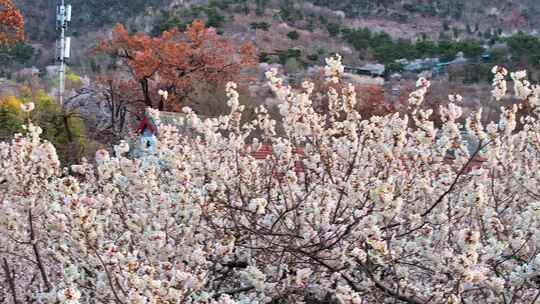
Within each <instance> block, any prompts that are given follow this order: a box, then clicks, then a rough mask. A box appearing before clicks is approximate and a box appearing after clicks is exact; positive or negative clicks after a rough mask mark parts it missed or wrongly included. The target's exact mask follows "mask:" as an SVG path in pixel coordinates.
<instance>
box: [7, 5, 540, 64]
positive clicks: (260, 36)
mask: <svg viewBox="0 0 540 304" xmlns="http://www.w3.org/2000/svg"><path fill="white" fill-rule="evenodd" d="M67 2H68V3H71V4H72V5H73V7H74V9H73V22H72V28H71V32H70V33H69V35H71V36H72V37H73V38H74V39H73V46H74V49H73V56H72V57H73V60H72V62H71V66H72V67H73V68H74V69H76V70H79V71H80V72H82V73H85V74H86V73H90V72H92V71H95V70H96V66H97V65H99V62H95V61H94V59H92V60H88V58H87V55H88V50H89V49H90V48H91V47H92V46H94V45H95V43H96V41H97V40H99V39H102V38H104V37H106V35H107V33H108V32H109V31H110V29H111V28H112V26H113V25H114V24H115V23H118V22H119V23H124V24H126V26H127V28H128V29H129V30H130V31H132V32H135V31H143V32H147V33H151V34H153V35H157V34H159V33H160V32H162V31H164V30H168V29H171V28H175V27H176V28H179V29H184V28H185V26H186V25H187V24H189V23H190V22H191V21H192V20H194V19H203V20H205V21H206V22H207V24H208V25H209V26H211V27H215V28H216V29H217V30H218V32H220V33H222V34H223V35H225V36H227V37H229V38H232V39H235V40H237V41H238V42H243V41H252V42H254V43H255V45H256V46H257V48H258V50H259V51H260V53H261V54H262V56H263V57H264V56H266V55H269V56H270V57H269V58H263V61H266V60H270V61H277V62H280V63H282V64H285V63H287V61H288V59H289V58H294V59H295V60H292V61H290V62H289V65H288V67H289V72H294V71H295V70H297V69H298V68H299V67H300V66H308V65H312V64H320V63H322V62H323V58H324V57H326V56H328V55H329V54H331V53H336V52H337V53H340V54H343V55H344V60H345V63H346V64H360V63H362V62H366V61H383V62H386V63H388V62H391V61H393V59H395V57H396V56H398V55H399V54H393V55H388V54H383V55H381V54H380V53H381V51H384V52H387V51H386V50H391V49H394V52H395V50H397V49H396V46H395V45H393V44H389V43H388V40H389V39H393V40H395V41H397V40H398V39H408V41H412V42H414V41H417V40H423V39H430V40H433V41H437V40H440V39H456V40H463V39H476V40H478V41H479V42H480V43H483V41H486V42H487V41H488V40H489V39H491V38H492V37H494V36H501V35H503V36H504V35H506V34H511V33H515V32H517V31H518V30H522V31H524V32H532V33H535V32H536V30H537V29H538V27H539V25H540V24H539V21H538V20H536V19H535V18H532V17H531V16H536V15H538V14H537V12H539V11H540V2H538V1H532V0H513V1H512V0H480V1H464V0H448V1H446V0H444V1H443V0H436V1H425V0H408V1H401V0H400V1H397V0H384V1H380V0H377V1H375V0H344V1H332V0H301V1H291V0H220V1H216V0H210V1H205V0H155V1H148V0H129V1H128V0H123V1H112V0H72V1H67ZM15 3H16V4H17V5H18V6H19V7H20V8H21V10H22V12H23V14H24V15H25V16H26V21H27V22H26V30H27V33H28V38H29V40H28V42H29V43H30V44H31V45H32V46H33V47H34V48H35V52H34V53H33V56H34V58H33V60H29V58H30V57H31V56H32V54H30V53H29V50H28V49H22V50H20V53H22V54H21V57H22V58H23V59H24V60H21V62H22V65H24V64H25V62H30V61H32V62H34V64H37V65H38V67H43V66H45V65H48V64H51V63H52V62H53V58H54V40H55V35H56V33H55V28H54V19H55V5H56V1H54V0H48V1H41V2H38V3H36V2H35V1H32V0H16V1H15ZM478 20H482V22H478ZM354 29H360V30H364V29H369V31H370V32H371V33H379V32H380V33H383V34H382V35H380V36H379V37H375V38H374V39H376V40H378V41H375V42H374V41H369V42H365V43H364V42H362V40H361V39H363V38H362V37H361V36H362V35H363V33H361V32H358V33H353V35H349V34H350V30H354ZM343 33H346V34H343ZM355 35H356V36H355ZM379 38H380V39H379ZM358 39H360V40H358ZM381 39H382V40H381ZM381 41H382V44H381ZM403 41H404V40H403ZM405 42H406V41H405ZM406 43H409V42H406ZM298 51H299V52H300V53H297V52H298ZM398 52H399V51H398ZM453 53H455V52H454V51H453ZM420 55H422V54H420ZM410 56H414V55H410ZM451 56H452V54H451V55H450V57H451ZM98 61H99V59H98ZM17 67H18V68H20V67H21V65H18V66H17Z"/></svg>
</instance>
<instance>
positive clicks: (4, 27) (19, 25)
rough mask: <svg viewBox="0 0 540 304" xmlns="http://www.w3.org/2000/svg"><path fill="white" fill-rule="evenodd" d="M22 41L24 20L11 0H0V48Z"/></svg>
mask: <svg viewBox="0 0 540 304" xmlns="http://www.w3.org/2000/svg"><path fill="white" fill-rule="evenodd" d="M23 39H24V18H23V16H22V15H21V13H20V12H19V10H18V9H17V8H16V7H15V6H14V5H13V3H12V2H11V0H0V46H2V45H8V46H9V45H12V44H14V43H16V42H20V41H22V40H23Z"/></svg>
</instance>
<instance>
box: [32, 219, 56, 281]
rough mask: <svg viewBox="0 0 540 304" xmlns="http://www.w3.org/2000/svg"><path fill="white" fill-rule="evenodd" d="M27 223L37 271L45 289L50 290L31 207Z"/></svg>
mask: <svg viewBox="0 0 540 304" xmlns="http://www.w3.org/2000/svg"><path fill="white" fill-rule="evenodd" d="M28 225H29V227H30V243H31V244H32V250H33V251H34V256H35V257H36V262H37V265H38V268H39V272H40V273H41V279H42V280H43V283H44V284H45V287H46V290H47V291H50V290H51V284H50V283H49V279H48V278H47V273H46V272H45V266H44V265H43V262H42V260H41V254H40V252H39V247H38V241H37V240H36V239H35V233H34V220H33V217H32V209H28Z"/></svg>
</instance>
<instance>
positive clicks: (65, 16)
mask: <svg viewBox="0 0 540 304" xmlns="http://www.w3.org/2000/svg"><path fill="white" fill-rule="evenodd" d="M70 24H71V5H67V6H66V5H65V3H64V0H60V3H59V4H58V6H57V8H56V30H57V31H58V35H59V37H58V38H59V42H58V43H57V48H58V52H57V54H58V57H57V58H56V60H57V61H58V62H59V63H60V68H59V69H58V74H59V75H58V78H59V90H58V99H59V101H60V105H61V106H63V105H64V90H65V77H66V61H67V59H69V57H70V53H71V52H70V48H71V37H66V31H67V30H68V28H69V26H70Z"/></svg>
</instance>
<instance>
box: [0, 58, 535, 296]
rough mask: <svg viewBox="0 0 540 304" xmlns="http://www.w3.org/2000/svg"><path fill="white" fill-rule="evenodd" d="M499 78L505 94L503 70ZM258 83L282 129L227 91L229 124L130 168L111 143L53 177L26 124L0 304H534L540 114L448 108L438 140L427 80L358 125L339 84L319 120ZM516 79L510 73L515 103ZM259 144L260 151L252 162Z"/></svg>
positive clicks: (2, 256)
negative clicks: (273, 103) (272, 99)
mask: <svg viewBox="0 0 540 304" xmlns="http://www.w3.org/2000/svg"><path fill="white" fill-rule="evenodd" d="M328 62H329V64H330V67H328V68H327V71H328V72H327V76H328V81H331V82H335V81H338V82H340V81H342V79H340V77H341V74H340V73H341V72H340V71H341V70H342V66H341V62H340V60H339V58H334V59H330V60H329V61H328ZM495 72H497V74H496V79H495V85H496V89H495V91H494V94H495V95H496V97H497V99H499V97H500V98H503V95H505V94H506V91H505V84H504V85H503V82H504V83H505V81H506V80H505V77H506V74H505V73H503V71H502V70H501V69H496V70H495ZM267 76H268V77H269V81H270V84H271V87H272V88H273V89H274V90H275V91H276V95H277V96H278V98H279V99H280V100H281V104H280V105H279V108H280V113H281V115H282V117H281V121H280V122H277V121H275V120H273V119H272V118H271V117H270V116H269V114H268V112H267V110H266V109H264V108H258V109H257V110H256V111H255V113H256V117H255V118H254V119H252V120H251V121H247V122H245V120H243V119H241V118H242V114H243V112H244V106H242V105H240V103H239V101H238V92H237V91H236V85H235V84H233V83H229V84H228V85H227V96H228V98H229V100H228V105H229V107H230V113H229V114H228V115H223V116H221V117H215V118H208V119H201V118H200V117H198V116H197V115H196V114H195V113H194V112H193V111H191V110H190V109H185V110H184V113H185V116H186V117H185V120H186V121H187V122H189V124H190V125H191V126H192V128H193V130H194V133H193V134H192V136H187V135H182V134H180V133H179V132H178V131H177V130H176V129H175V128H174V127H172V126H161V127H160V133H159V138H158V147H157V151H156V153H154V154H151V155H147V156H145V157H142V158H136V159H133V158H131V157H129V153H127V152H128V150H129V145H128V144H127V143H126V142H121V143H120V144H119V145H118V146H117V147H116V148H115V149H113V151H110V152H108V151H105V150H100V151H98V153H97V155H96V162H95V163H89V162H86V161H83V162H81V163H80V164H78V165H74V166H72V167H71V168H62V167H61V165H60V163H59V161H58V157H57V155H56V152H55V149H54V147H53V146H52V145H51V144H50V143H48V142H46V141H43V140H41V139H40V133H41V129H39V128H38V127H36V126H34V125H32V124H29V125H28V126H27V128H26V133H25V134H24V135H17V136H16V137H15V138H14V139H13V140H12V141H11V142H10V143H6V142H3V143H0V264H1V266H2V267H0V268H1V271H0V282H2V284H0V302H7V301H9V300H10V299H12V298H15V299H17V300H18V301H19V302H25V303H26V302H35V303H70V304H74V303H222V304H233V303H306V302H315V301H319V302H320V303H347V304H349V303H350V304H353V303H354V304H357V303H473V302H475V303H531V302H534V301H535V299H537V298H538V295H539V290H540V289H539V288H540V285H539V284H540V255H539V252H540V193H539V192H538V189H540V161H539V159H540V140H539V139H540V123H539V122H537V119H535V118H534V117H530V119H524V120H523V121H524V122H523V124H522V125H518V124H517V122H516V120H517V114H516V113H517V107H518V106H517V105H516V106H509V107H503V108H502V111H501V118H500V120H499V121H498V122H494V123H490V124H488V125H486V126H484V125H482V123H481V121H482V120H481V116H482V112H481V111H478V112H475V113H474V114H473V115H472V116H470V117H462V116H463V113H464V111H462V109H461V107H460V105H459V103H460V101H461V99H462V97H461V96H458V95H452V96H450V101H451V102H450V103H449V104H447V105H443V106H441V108H440V113H441V117H442V118H443V119H442V126H441V127H436V126H435V124H434V123H433V121H432V115H433V111H431V110H426V109H424V108H422V101H423V99H424V98H425V96H426V93H427V91H428V90H429V82H428V81H427V80H420V81H419V83H418V91H417V92H416V93H413V94H411V98H410V102H411V107H414V109H415V110H414V113H413V115H412V116H408V115H404V114H400V113H393V114H390V115H387V116H373V117H370V118H369V119H363V118H362V117H361V113H357V112H356V111H355V110H354V109H355V107H354V105H355V103H356V96H355V94H354V90H352V89H350V87H347V86H345V89H343V91H337V90H335V89H331V90H330V91H329V92H328V94H329V102H330V106H329V109H328V112H325V113H320V112H317V111H315V110H314V109H313V107H312V103H311V100H312V96H311V93H312V92H313V84H311V83H310V82H306V83H304V84H303V85H302V87H301V88H300V89H298V90H295V89H293V88H291V87H289V86H285V85H284V84H283V81H282V80H281V78H280V77H279V76H278V75H277V72H276V71H271V72H269V73H268V75H267ZM522 76H523V75H514V76H513V77H514V78H515V79H517V80H520V81H521V84H516V85H517V86H518V88H517V91H518V92H517V95H518V97H519V96H521V97H522V98H521V99H522V100H523V102H526V100H525V99H526V98H529V95H530V94H525V93H524V92H525V91H526V88H527V87H529V84H528V83H524V82H523V79H524V76H523V77H522ZM531 87H532V86H531ZM503 93H504V94H503ZM525 97H526V98H525ZM534 105H536V103H534V104H533V106H534ZM154 114H155V115H158V113H153V114H152V115H154ZM531 115H534V114H531ZM463 121H464V123H463ZM277 124H282V125H283V130H284V132H283V134H281V135H278V134H277V133H276V131H275V127H276V125H277ZM250 138H255V139H253V140H252V143H251V144H248V141H249V140H251V139H250ZM467 138H469V139H471V138H472V139H474V140H473V141H472V142H473V143H477V145H476V147H474V149H473V150H472V151H471V149H470V147H469V146H470V145H469V143H470V142H469V141H468V140H467ZM263 143H264V144H266V145H270V146H271V147H272V152H271V153H270V154H269V155H268V157H267V158H266V159H265V160H258V159H256V158H254V157H253V152H254V151H257V150H258V149H259V148H260V147H261V146H262V144H263ZM299 148H301V150H302V153H299V152H298V151H299ZM479 157H481V159H482V161H481V162H479V161H478V158H479ZM473 163H474V166H473V165H472V164H473ZM298 164H300V166H299V165H298ZM4 282H6V284H4Z"/></svg>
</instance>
